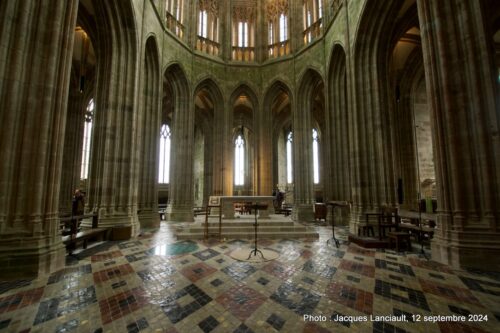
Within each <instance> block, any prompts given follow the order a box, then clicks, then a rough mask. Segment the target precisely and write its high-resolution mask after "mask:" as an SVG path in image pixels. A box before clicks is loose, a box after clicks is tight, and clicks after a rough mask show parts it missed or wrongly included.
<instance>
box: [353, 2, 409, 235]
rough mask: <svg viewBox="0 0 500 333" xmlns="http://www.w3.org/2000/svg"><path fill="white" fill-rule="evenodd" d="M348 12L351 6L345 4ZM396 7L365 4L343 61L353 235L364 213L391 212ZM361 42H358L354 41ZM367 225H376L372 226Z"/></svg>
mask: <svg viewBox="0 0 500 333" xmlns="http://www.w3.org/2000/svg"><path fill="white" fill-rule="evenodd" d="M351 6H352V4H351ZM399 6H400V2H399V1H392V0H391V1H389V0H386V1H383V2H381V1H373V2H367V5H366V7H365V9H364V11H363V12H364V13H366V14H364V15H363V16H362V17H361V21H360V23H359V30H358V31H357V36H358V38H357V39H356V45H355V47H350V49H349V52H350V53H347V55H348V57H347V59H346V64H349V67H347V71H348V72H347V76H348V79H347V82H348V84H350V87H349V89H348V90H349V100H348V105H349V110H351V112H349V118H348V122H349V124H350V126H349V141H350V142H349V145H350V154H349V155H350V156H349V158H350V161H349V165H350V171H351V173H350V175H351V177H350V178H351V198H352V202H353V204H352V210H351V221H350V224H349V231H350V233H352V234H355V235H357V232H358V225H359V224H360V223H361V224H364V223H365V213H366V212H370V211H378V210H379V207H380V206H382V205H388V206H394V205H395V203H396V202H395V200H396V188H395V181H394V171H393V170H394V169H393V155H392V151H393V149H392V134H391V122H392V121H391V116H390V112H393V111H392V110H391V104H390V103H389V101H388V97H389V93H388V91H389V78H388V70H387V67H386V66H387V61H386V59H387V57H388V53H389V51H388V49H387V48H384V47H375V45H387V46H388V45H390V43H389V42H388V39H389V36H390V33H389V31H392V29H391V27H392V26H391V24H392V23H393V22H394V15H396V14H397V12H398V10H399ZM360 36H361V37H360ZM371 223H376V222H375V221H372V222H371Z"/></svg>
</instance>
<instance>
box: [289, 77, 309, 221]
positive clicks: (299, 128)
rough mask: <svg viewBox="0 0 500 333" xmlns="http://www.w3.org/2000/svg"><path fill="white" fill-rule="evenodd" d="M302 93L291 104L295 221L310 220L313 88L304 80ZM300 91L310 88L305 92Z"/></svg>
mask: <svg viewBox="0 0 500 333" xmlns="http://www.w3.org/2000/svg"><path fill="white" fill-rule="evenodd" d="M307 81H308V82H305V83H304V84H303V85H301V88H302V89H299V90H298V91H296V93H295V96H298V97H297V98H296V99H297V100H298V102H297V104H298V105H297V104H295V102H294V101H295V100H296V99H294V101H292V105H291V106H292V123H293V184H294V194H293V195H294V207H293V211H292V219H294V220H295V221H302V222H307V221H312V220H313V204H314V195H313V153H312V126H311V116H312V115H311V113H312V111H311V109H310V108H311V107H312V103H311V95H312V87H313V84H312V83H311V82H310V80H307ZM303 88H309V89H307V90H308V91H304V89H303Z"/></svg>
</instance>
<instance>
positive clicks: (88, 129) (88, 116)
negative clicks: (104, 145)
mask: <svg viewBox="0 0 500 333" xmlns="http://www.w3.org/2000/svg"><path fill="white" fill-rule="evenodd" d="M94 107H95V105H94V99H91V100H90V102H89V104H88V105H87V109H86V110H85V125H84V128H83V147H82V167H81V168H80V179H87V178H88V175H89V162H90V139H91V137H92V122H93V120H94Z"/></svg>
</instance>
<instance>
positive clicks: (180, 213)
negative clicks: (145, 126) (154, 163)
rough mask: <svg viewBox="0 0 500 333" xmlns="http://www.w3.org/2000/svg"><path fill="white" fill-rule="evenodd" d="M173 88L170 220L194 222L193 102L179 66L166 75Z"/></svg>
mask: <svg viewBox="0 0 500 333" xmlns="http://www.w3.org/2000/svg"><path fill="white" fill-rule="evenodd" d="M167 79H169V80H172V86H173V87H174V93H175V96H174V101H175V102H174V103H175V105H174V115H173V126H172V144H171V150H170V151H171V153H170V154H171V155H170V156H172V157H173V158H172V159H171V164H170V194H169V198H168V200H169V205H168V207H167V220H170V221H181V222H193V221H194V215H193V178H194V177H193V145H194V101H193V98H192V94H191V92H190V89H189V86H188V83H187V80H186V78H185V76H184V73H183V72H182V70H181V69H180V67H175V68H172V69H170V70H169V71H168V73H167Z"/></svg>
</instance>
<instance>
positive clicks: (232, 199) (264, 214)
mask: <svg viewBox="0 0 500 333" xmlns="http://www.w3.org/2000/svg"><path fill="white" fill-rule="evenodd" d="M219 198H220V203H221V206H222V218H223V219H226V220H227V219H234V204H235V203H236V202H251V203H252V205H254V204H263V205H268V206H269V207H273V200H274V197H273V196H270V195H269V196H257V195H256V196H252V195H235V196H219ZM259 218H260V219H268V218H269V211H268V210H267V209H266V210H261V211H260V215H259Z"/></svg>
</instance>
